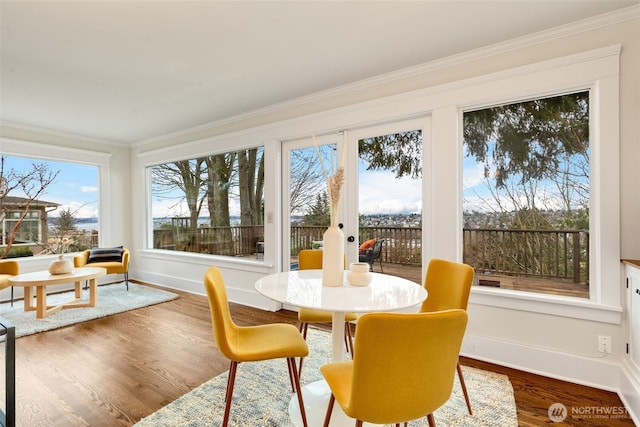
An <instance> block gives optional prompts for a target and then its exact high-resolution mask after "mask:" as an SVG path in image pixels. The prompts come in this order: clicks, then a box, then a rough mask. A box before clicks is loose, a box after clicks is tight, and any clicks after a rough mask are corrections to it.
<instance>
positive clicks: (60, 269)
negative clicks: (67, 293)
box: [49, 255, 73, 274]
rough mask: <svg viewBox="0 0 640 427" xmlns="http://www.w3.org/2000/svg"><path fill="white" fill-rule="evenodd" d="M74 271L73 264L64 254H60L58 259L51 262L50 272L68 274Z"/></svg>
mask: <svg viewBox="0 0 640 427" xmlns="http://www.w3.org/2000/svg"><path fill="white" fill-rule="evenodd" d="M72 271H73V264H72V263H71V261H69V260H68V259H64V255H58V259H57V260H55V261H51V264H49V273H50V274H67V273H71V272H72Z"/></svg>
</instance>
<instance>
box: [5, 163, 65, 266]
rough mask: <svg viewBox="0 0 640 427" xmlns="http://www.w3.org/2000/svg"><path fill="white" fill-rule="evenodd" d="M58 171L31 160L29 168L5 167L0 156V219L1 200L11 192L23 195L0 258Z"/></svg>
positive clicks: (9, 246) (6, 252)
mask: <svg viewBox="0 0 640 427" xmlns="http://www.w3.org/2000/svg"><path fill="white" fill-rule="evenodd" d="M59 173H60V171H52V170H51V169H50V168H49V165H47V164H46V163H39V162H35V161H32V162H31V167H30V169H27V170H24V171H17V170H15V169H13V168H11V169H8V170H7V169H5V156H0V184H1V185H0V186H1V187H2V191H0V219H4V217H5V215H6V212H5V209H4V207H3V206H4V203H3V201H4V200H5V198H6V197H7V196H8V195H9V194H10V193H12V192H15V191H18V192H19V193H21V194H23V195H24V199H25V203H24V207H23V209H22V212H21V214H20V218H18V220H17V221H16V224H15V225H14V226H13V228H12V229H11V231H9V235H8V236H7V240H6V242H7V244H6V246H5V247H4V251H3V252H2V253H1V254H0V258H6V256H7V254H8V253H9V250H11V246H13V241H14V239H15V236H16V233H17V231H18V228H19V227H20V224H22V222H23V221H24V219H25V218H26V216H27V214H28V213H29V209H30V207H31V204H32V203H33V201H34V200H38V198H39V197H40V196H42V195H43V194H44V193H45V190H46V189H47V187H48V186H49V185H51V183H52V182H53V181H55V179H56V178H57V176H58V174H59Z"/></svg>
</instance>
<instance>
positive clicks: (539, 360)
mask: <svg viewBox="0 0 640 427" xmlns="http://www.w3.org/2000/svg"><path fill="white" fill-rule="evenodd" d="M461 354H462V355H463V356H466V357H470V358H472V359H478V360H482V361H485V362H490V363H495V364H497V365H501V366H506V367H509V368H513V369H518V370H521V371H525V372H530V373H533V374H538V375H543V376H545V377H550V378H555V379H559V380H562V381H568V382H572V383H576V384H581V385H585V386H589V387H595V388H599V389H602V390H608V391H613V392H616V393H617V394H618V396H620V400H622V402H623V404H624V405H625V407H626V408H627V410H628V411H629V414H630V416H631V418H632V420H633V421H634V423H635V424H636V425H640V422H639V420H640V372H636V369H635V367H634V366H632V365H631V363H630V362H626V361H623V362H622V363H618V362H611V361H608V360H605V359H604V358H589V357H585V356H580V355H574V354H568V353H562V352H558V351H553V350H548V349H540V348H534V347H531V346H525V345H521V344H517V343H510V342H505V341H500V340H495V339H491V338H488V337H481V336H473V335H468V336H466V337H465V340H464V343H463V345H462V351H461ZM552 403H556V402H551V401H550V402H549V405H551V404H552ZM558 403H562V402H558Z"/></svg>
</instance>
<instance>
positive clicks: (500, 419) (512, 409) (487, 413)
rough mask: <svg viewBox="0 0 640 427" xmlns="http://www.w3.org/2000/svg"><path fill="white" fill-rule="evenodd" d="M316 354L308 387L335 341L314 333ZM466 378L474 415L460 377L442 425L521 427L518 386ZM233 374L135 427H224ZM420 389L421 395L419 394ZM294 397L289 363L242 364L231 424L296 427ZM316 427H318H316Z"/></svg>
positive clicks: (494, 377) (501, 379)
mask: <svg viewBox="0 0 640 427" xmlns="http://www.w3.org/2000/svg"><path fill="white" fill-rule="evenodd" d="M307 342H308V343H309V348H310V353H309V357H307V358H306V359H305V362H304V366H303V369H302V378H301V382H302V384H307V383H311V382H314V381H317V380H319V379H321V374H320V372H319V370H318V368H319V367H320V365H322V364H324V363H327V362H329V361H330V360H331V357H330V349H331V343H330V336H329V334H328V333H326V332H323V331H319V330H316V329H311V328H310V329H309V335H308V336H307ZM462 369H463V371H464V379H465V383H466V385H467V391H468V392H469V396H470V399H471V406H472V408H473V415H469V413H468V412H467V407H466V404H465V401H464V397H463V395H462V391H461V389H460V384H459V383H458V379H457V375H456V383H455V384H454V387H453V394H452V396H451V398H450V399H449V401H448V402H447V403H446V404H445V405H444V406H443V407H441V408H440V409H438V410H437V411H436V412H435V413H434V415H435V418H436V424H437V425H439V426H443V427H444V426H469V427H477V426H491V427H498V426H501V427H502V426H504V427H511V426H517V425H518V420H517V414H516V406H515V400H514V397H513V387H512V386H511V383H510V382H509V379H508V378H507V377H506V376H505V375H501V374H495V373H492V372H487V371H482V370H479V369H474V368H469V367H464V366H463V368H462ZM226 382H227V373H224V374H221V375H219V376H217V377H215V378H213V379H211V380H209V381H207V382H206V383H204V384H202V385H201V386H200V387H198V388H196V389H194V390H192V391H191V392H189V393H187V394H185V395H184V396H182V397H180V398H178V399H177V400H175V401H174V402H172V403H170V404H169V405H167V406H165V407H164V408H161V409H160V410H158V411H157V412H154V413H153V414H151V415H149V416H148V417H146V418H143V419H142V420H140V422H138V423H137V424H135V427H160V426H166V427H177V426H180V427H187V426H189V427H200V426H202V427H204V426H207V427H209V426H220V425H221V424H222V416H223V414H224V395H225V386H226ZM419 392H420V391H419V390H416V393H419ZM292 396H294V394H293V393H292V392H291V386H290V383H289V376H288V374H287V368H286V362H285V361H284V360H271V361H265V362H251V363H241V364H240V365H238V372H237V374H236V385H235V388H234V395H233V403H232V405H231V416H230V421H229V425H230V426H237V427H240V426H242V427H249V426H251V427H266V426H269V427H276V426H284V427H291V426H293V424H292V423H291V421H290V420H289V414H288V407H289V401H290V400H291V397H292ZM427 425H428V423H427V419H426V418H424V419H421V420H416V421H412V422H410V423H409V426H410V427H418V426H427ZM310 427H316V426H310Z"/></svg>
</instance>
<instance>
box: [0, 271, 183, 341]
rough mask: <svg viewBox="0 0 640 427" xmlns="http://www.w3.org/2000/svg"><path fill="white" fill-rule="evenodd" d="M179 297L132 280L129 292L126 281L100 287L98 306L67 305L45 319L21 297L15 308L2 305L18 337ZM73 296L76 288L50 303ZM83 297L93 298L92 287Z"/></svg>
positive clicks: (55, 296)
mask: <svg viewBox="0 0 640 427" xmlns="http://www.w3.org/2000/svg"><path fill="white" fill-rule="evenodd" d="M177 297H178V295H177V294H174V293H172V292H167V291H163V290H161V289H155V288H151V287H148V286H141V285H137V284H135V283H131V282H129V291H127V287H126V285H125V284H124V282H122V283H116V284H112V285H103V286H98V304H97V306H95V307H83V308H80V307H79V308H66V309H64V310H60V311H57V312H55V313H53V314H50V315H49V316H47V317H45V318H43V319H36V312H35V311H24V304H23V301H22V300H18V301H14V303H13V307H11V303H4V304H0V317H3V318H5V319H7V320H8V321H9V322H11V323H13V325H14V326H15V327H16V338H17V337H22V336H25V335H31V334H35V333H37V332H43V331H48V330H51V329H56V328H61V327H63V326H68V325H72V324H74V323H79V322H86V321H87V320H93V319H98V318H100V317H105V316H109V315H112V314H116V313H122V312H124V311H129V310H134V309H136V308H141V307H146V306H149V305H153V304H158V303H161V302H165V301H169V300H172V299H175V298H177ZM73 298H74V292H73V291H70V292H63V293H59V294H52V295H48V296H47V303H48V304H49V305H56V304H60V303H64V302H65V301H70V300H72V299H73ZM82 300H83V301H86V302H88V301H89V290H83V291H82ZM34 304H35V300H34Z"/></svg>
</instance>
